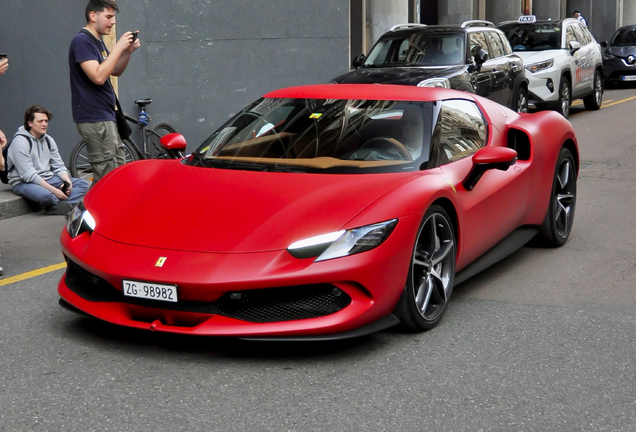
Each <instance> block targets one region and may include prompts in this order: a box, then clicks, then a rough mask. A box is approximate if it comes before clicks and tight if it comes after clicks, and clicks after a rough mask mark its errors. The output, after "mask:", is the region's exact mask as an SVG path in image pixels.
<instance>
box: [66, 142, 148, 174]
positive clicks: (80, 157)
mask: <svg viewBox="0 0 636 432" xmlns="http://www.w3.org/2000/svg"><path fill="white" fill-rule="evenodd" d="M122 142H123V144H124V157H125V158H126V163H128V162H132V161H136V160H139V155H137V152H136V151H135V150H134V148H133V147H132V146H131V145H130V144H129V143H128V140H123V141H122ZM69 169H70V171H71V176H72V177H78V178H83V179H84V180H86V181H87V182H88V183H89V184H90V183H91V182H92V181H93V167H92V166H91V164H90V163H89V162H88V150H87V149H86V143H85V142H84V140H81V141H80V142H78V143H77V145H76V146H75V148H74V149H73V151H72V152H71V160H70V164H69Z"/></svg>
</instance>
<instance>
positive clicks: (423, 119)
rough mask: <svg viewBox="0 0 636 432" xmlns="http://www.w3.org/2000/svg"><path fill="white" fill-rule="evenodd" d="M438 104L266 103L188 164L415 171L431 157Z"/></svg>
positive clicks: (239, 117) (236, 120)
mask: <svg viewBox="0 0 636 432" xmlns="http://www.w3.org/2000/svg"><path fill="white" fill-rule="evenodd" d="M432 113H433V103H432V102H409V101H392V100H353V99H349V100H342V99H302V98H300V99H287V98H284V99H283V98H262V99H259V100H258V101H256V102H255V103H253V104H252V105H250V106H248V107H247V108H246V109H244V110H243V111H241V112H239V113H238V114H236V115H235V116H234V117H233V118H232V119H230V120H229V121H228V122H227V123H226V124H224V125H223V126H221V127H220V128H219V129H218V130H217V131H216V132H214V133H213V134H212V135H211V136H210V137H209V138H208V139H207V140H206V141H205V142H204V143H203V144H202V145H201V146H200V147H199V148H198V149H197V150H196V151H195V152H194V153H193V156H192V158H191V159H190V162H189V163H192V164H195V165H203V166H207V167H213V168H229V169H244V170H258V171H283V172H333V173H366V172H403V171H415V170H419V169H420V168H421V167H422V164H425V163H426V162H427V161H428V159H429V155H430V151H429V145H430V137H431V128H432V127H431V125H432V117H433V114H432Z"/></svg>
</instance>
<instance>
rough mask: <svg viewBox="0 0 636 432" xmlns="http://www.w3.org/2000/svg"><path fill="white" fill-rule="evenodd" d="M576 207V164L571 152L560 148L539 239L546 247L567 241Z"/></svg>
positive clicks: (558, 245)
mask: <svg viewBox="0 0 636 432" xmlns="http://www.w3.org/2000/svg"><path fill="white" fill-rule="evenodd" d="M575 209H576V165H575V162H574V157H573V156H572V152H570V150H568V149H567V148H565V147H564V148H562V149H561V153H560V154H559V159H558V161H557V165H556V169H555V170H554V178H553V180H552V191H551V192H550V205H549V206H548V211H547V213H546V215H545V219H544V220H543V225H542V226H541V231H540V232H539V241H540V243H541V244H542V245H544V246H547V247H560V246H563V245H564V244H565V242H567V241H568V238H569V237H570V233H571V232H572V224H573V223H574V210H575Z"/></svg>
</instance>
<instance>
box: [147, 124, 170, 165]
mask: <svg viewBox="0 0 636 432" xmlns="http://www.w3.org/2000/svg"><path fill="white" fill-rule="evenodd" d="M152 130H153V131H154V132H155V133H152V132H151V133H150V134H149V135H148V138H149V142H148V153H149V156H150V159H157V158H161V157H165V156H166V151H165V149H164V148H163V147H161V143H160V142H159V140H160V139H161V137H162V136H164V135H167V134H169V133H174V132H176V129H175V128H173V127H172V126H171V125H169V124H168V123H157V124H156V125H155V127H153V128H152ZM155 134H157V135H158V136H157V135H155Z"/></svg>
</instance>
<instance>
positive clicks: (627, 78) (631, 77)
mask: <svg viewBox="0 0 636 432" xmlns="http://www.w3.org/2000/svg"><path fill="white" fill-rule="evenodd" d="M621 79H622V80H623V81H636V75H623V76H622V77H621Z"/></svg>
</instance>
